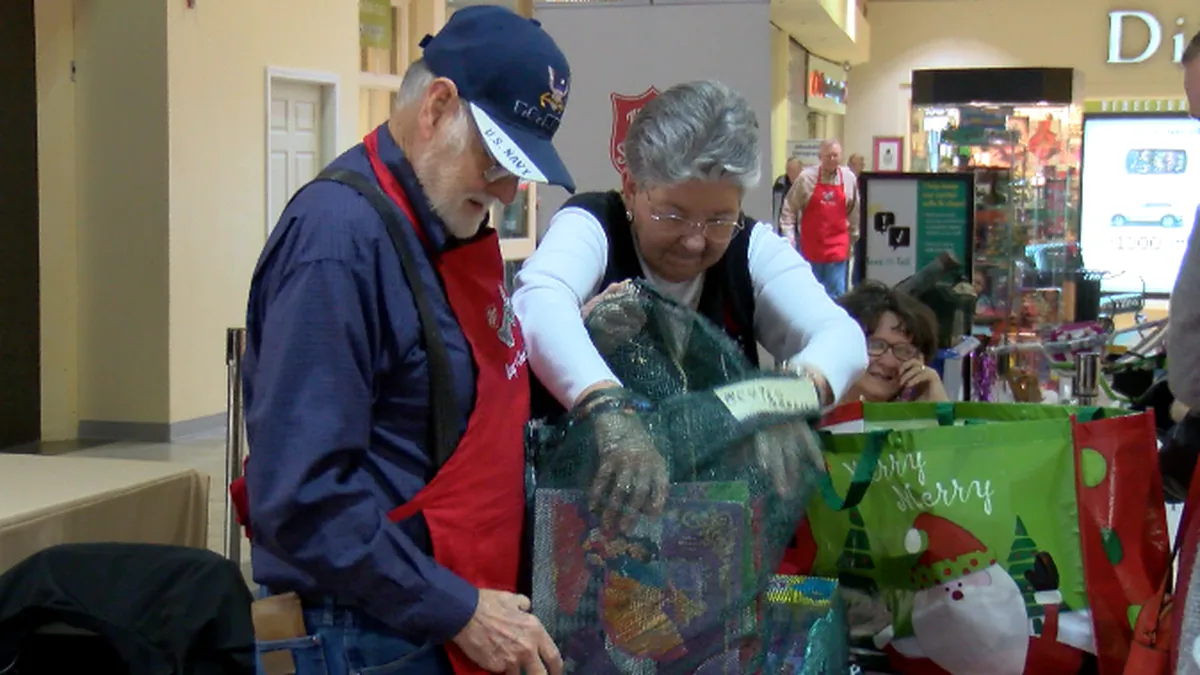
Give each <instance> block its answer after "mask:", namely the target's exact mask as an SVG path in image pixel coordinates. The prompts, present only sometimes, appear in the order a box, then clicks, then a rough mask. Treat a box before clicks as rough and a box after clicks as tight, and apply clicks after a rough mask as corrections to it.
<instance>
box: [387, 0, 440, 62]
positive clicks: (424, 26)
mask: <svg viewBox="0 0 1200 675" xmlns="http://www.w3.org/2000/svg"><path fill="white" fill-rule="evenodd" d="M407 3H408V25H407V30H406V31H405V36H406V37H407V40H408V44H407V49H408V51H407V53H408V61H407V62H406V63H405V65H406V66H407V64H409V63H412V62H413V61H416V60H417V59H419V58H421V38H423V37H425V36H426V35H435V34H436V33H437V32H438V31H439V30H441V28H442V26H443V25H445V23H446V1H445V0H407ZM397 46H399V45H397ZM399 51H400V50H399V49H397V52H399ZM401 72H403V69H401Z"/></svg>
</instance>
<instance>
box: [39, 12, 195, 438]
mask: <svg viewBox="0 0 1200 675" xmlns="http://www.w3.org/2000/svg"><path fill="white" fill-rule="evenodd" d="M172 4H174V3H172ZM166 13H167V5H166V2H165V0H122V1H121V2H112V1H111V0H77V2H76V3H75V21H74V26H75V60H76V64H77V77H76V84H75V97H76V98H75V141H76V169H77V175H76V184H77V186H78V195H77V201H76V208H75V215H76V223H77V232H76V241H77V246H78V249H77V260H78V263H77V264H78V268H77V274H78V277H77V279H76V282H77V288H78V303H79V304H78V322H79V323H78V353H79V362H78V396H79V403H78V412H79V418H80V419H81V420H119V421H122V422H159V421H162V420H165V419H166V418H167V416H168V411H169V408H168V405H169V394H170V392H169V390H168V386H167V381H168V373H167V366H168V361H167V353H168V341H167V336H168V324H167V303H168V297H169V295H168V286H167V284H168V275H167V264H168V263H167V241H168V239H167V232H168V229H167V224H168V219H169V212H168V204H167V197H168V194H167V176H168V172H167V169H168V160H167V153H168V145H167V143H168V137H167V59H166V54H167V33H166ZM56 244H57V242H55V241H53V240H47V239H43V246H45V247H53V246H55V245H56ZM59 272H61V273H62V274H63V275H64V277H63V278H64V279H67V280H68V281H69V279H70V272H67V271H63V270H56V269H54V268H51V269H50V270H48V273H51V274H54V273H59Z"/></svg>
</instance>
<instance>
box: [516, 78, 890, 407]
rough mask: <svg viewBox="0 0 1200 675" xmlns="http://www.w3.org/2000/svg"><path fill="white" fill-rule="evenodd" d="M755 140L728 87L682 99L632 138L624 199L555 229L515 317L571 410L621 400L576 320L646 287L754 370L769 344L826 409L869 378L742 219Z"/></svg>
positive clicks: (546, 381)
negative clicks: (603, 393)
mask: <svg viewBox="0 0 1200 675" xmlns="http://www.w3.org/2000/svg"><path fill="white" fill-rule="evenodd" d="M758 129H759V127H758V120H757V119H756V117H755V114H754V111H753V110H752V109H751V108H750V106H749V104H748V103H747V101H746V99H745V98H743V97H742V96H741V95H740V94H738V93H737V92H735V91H733V90H732V89H730V88H729V87H727V86H725V85H723V84H721V83H719V82H714V81H699V82H690V83H686V84H681V85H678V86H675V87H672V88H671V89H668V90H667V91H665V92H663V93H662V94H661V95H659V96H658V97H657V98H656V99H654V100H653V101H651V102H650V103H648V104H646V106H645V107H644V108H642V110H641V111H640V112H639V113H638V115H637V117H636V118H635V119H634V121H633V123H632V124H631V125H630V128H629V132H628V135H627V136H626V139H625V153H626V159H627V166H626V171H625V173H624V175H623V176H622V181H621V190H620V191H619V192H618V191H615V190H614V191H610V192H593V193H587V194H580V195H577V196H575V197H573V198H572V199H570V200H568V201H567V202H566V204H564V205H563V207H562V209H561V210H559V212H558V213H556V214H555V215H554V217H553V218H552V219H551V220H550V227H549V230H548V231H547V233H546V235H545V238H544V239H543V240H542V243H541V244H540V245H539V246H538V249H537V251H536V252H535V253H534V254H533V256H532V257H530V258H529V260H528V261H526V263H525V265H524V266H523V267H522V269H521V271H520V272H519V273H518V274H517V278H516V291H515V292H514V294H513V306H514V309H515V310H516V314H517V316H518V318H519V319H520V321H521V326H522V330H523V332H524V335H525V340H526V345H527V347H528V352H529V365H530V367H531V368H532V369H533V372H534V374H535V375H536V376H537V378H538V379H539V380H540V382H541V384H542V385H544V387H545V388H546V390H548V392H549V394H550V395H551V396H552V397H553V398H554V399H555V400H556V401H557V403H558V404H560V405H561V406H562V407H563V408H568V409H569V408H572V407H573V406H575V405H576V404H578V403H580V402H581V401H582V400H583V399H584V398H586V397H587V396H588V395H589V394H591V393H593V392H596V391H600V390H605V389H612V388H619V387H621V383H620V382H618V381H617V378H616V377H615V376H614V375H613V374H612V371H611V370H610V369H609V368H608V367H607V366H606V365H605V362H604V360H603V359H602V358H601V357H600V355H599V353H597V350H596V349H595V347H594V346H593V345H592V343H591V341H590V340H589V337H588V333H587V330H586V329H585V327H584V323H583V319H582V317H581V313H580V310H581V308H582V307H583V306H584V305H585V304H586V303H587V302H588V301H589V300H591V299H592V298H593V297H594V296H596V295H597V294H598V293H600V292H601V291H603V290H605V289H607V288H609V287H610V286H611V285H612V284H617V283H620V282H623V281H627V280H630V279H638V278H642V279H645V280H646V281H647V282H649V283H650V284H651V285H652V286H654V287H655V288H656V289H657V290H659V291H660V292H661V293H663V294H664V295H666V296H668V297H670V298H671V299H673V300H675V301H677V302H679V303H680V304H682V305H684V306H686V307H690V308H692V309H694V310H697V311H698V312H699V313H700V314H702V315H704V316H706V317H708V318H709V319H711V320H712V321H713V322H715V323H716V324H717V325H719V326H721V327H722V328H724V330H725V331H726V332H727V333H728V334H729V335H730V336H731V337H732V338H733V339H734V340H735V341H736V342H737V343H738V344H739V345H740V346H741V348H742V350H743V351H744V353H745V354H746V356H747V358H749V359H750V360H751V362H752V363H755V364H757V363H758V347H757V345H758V344H760V343H761V344H762V345H763V346H764V347H765V348H766V350H767V351H768V352H769V353H771V354H772V355H773V356H774V357H775V359H776V360H777V361H778V362H779V363H780V364H781V365H782V366H783V367H784V368H786V369H788V370H791V371H792V372H795V373H796V374H797V375H801V376H804V377H809V378H811V379H812V381H813V382H814V387H815V389H816V396H815V397H814V398H819V401H820V402H821V403H824V404H826V405H828V404H830V403H832V402H833V401H834V400H835V399H836V398H837V397H839V396H840V395H841V394H842V393H843V392H844V391H845V390H846V389H847V388H848V387H849V386H850V384H851V383H852V382H853V381H854V380H855V379H856V378H857V377H858V375H859V374H860V373H861V372H862V370H863V368H864V367H865V366H866V362H867V354H866V345H865V343H864V341H863V339H862V334H861V332H860V331H859V330H858V327H857V326H855V325H854V322H853V321H852V320H851V319H850V318H849V317H848V316H847V315H846V313H845V312H844V311H843V310H841V309H840V308H838V307H837V305H835V304H834V303H833V301H831V300H830V299H829V298H828V297H827V296H826V295H825V293H824V291H823V290H822V287H821V285H820V284H819V283H817V281H816V279H815V278H814V277H813V274H812V270H811V268H810V266H809V264H808V263H807V262H805V261H804V259H803V258H801V257H800V255H799V254H798V253H797V252H796V251H795V250H794V249H792V248H791V247H790V246H788V244H787V242H786V241H785V240H784V239H783V238H781V237H779V236H778V235H776V234H775V233H774V232H773V230H772V228H771V226H770V225H768V224H765V223H759V222H756V221H754V220H753V219H751V218H748V217H746V216H745V215H744V214H743V213H742V200H743V198H744V197H745V195H746V192H747V190H749V189H750V188H752V187H754V186H755V185H756V184H757V182H758V180H759V174H760V171H761V166H762V155H761V151H760V148H759V130H758ZM815 403H817V401H816V400H814V404H815ZM542 412H545V411H544V410H543V411H542ZM536 413H537V411H535V415H536Z"/></svg>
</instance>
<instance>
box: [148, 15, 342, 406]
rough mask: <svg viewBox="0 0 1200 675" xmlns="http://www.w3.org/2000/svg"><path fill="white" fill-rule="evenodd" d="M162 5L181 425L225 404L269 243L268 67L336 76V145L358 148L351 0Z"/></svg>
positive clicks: (173, 381)
mask: <svg viewBox="0 0 1200 675" xmlns="http://www.w3.org/2000/svg"><path fill="white" fill-rule="evenodd" d="M157 1H158V2H163V1H164V0H157ZM168 7H169V9H168V12H167V14H168V16H167V27H168V35H169V38H170V40H169V44H170V52H169V56H168V59H167V63H168V64H169V68H170V74H171V80H170V111H171V128H170V142H171V166H170V172H169V175H170V281H171V294H170V326H171V333H170V411H169V420H170V421H171V422H179V421H182V420H188V419H194V418H197V417H202V416H205V415H211V414H213V413H217V412H220V411H222V410H223V409H224V406H225V371H224V359H225V351H224V350H225V343H224V335H225V329H226V328H227V327H229V326H241V325H243V323H244V321H245V312H246V291H247V288H248V284H249V280H250V274H251V272H252V271H253V267H254V263H255V261H256V260H257V258H258V254H259V252H260V251H261V249H262V245H263V242H264V241H265V237H266V229H265V228H266V225H265V220H266V140H265V133H266V124H267V122H266V92H265V86H266V84H265V83H266V69H267V67H268V66H272V67H279V68H293V69H304V70H312V71H320V72H324V73H330V74H333V75H336V76H337V77H338V78H339V80H340V87H339V90H340V96H339V127H338V139H337V140H338V143H337V147H338V149H339V152H340V151H341V150H343V149H345V148H347V147H349V146H351V145H353V144H354V143H356V142H358V140H359V139H358V133H357V132H358V123H359V120H358V101H359V92H358V73H359V43H358V4H357V3H355V2H330V1H329V0H254V1H253V2H246V1H245V0H201V2H199V3H197V8H196V9H187V7H186V3H184V2H181V1H180V2H174V1H172V2H170V3H169V4H168ZM164 419H166V417H165V416H164Z"/></svg>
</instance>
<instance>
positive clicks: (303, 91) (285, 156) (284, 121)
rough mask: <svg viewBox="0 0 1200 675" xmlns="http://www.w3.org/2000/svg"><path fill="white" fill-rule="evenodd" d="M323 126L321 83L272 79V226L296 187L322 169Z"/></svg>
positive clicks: (269, 187)
mask: <svg viewBox="0 0 1200 675" xmlns="http://www.w3.org/2000/svg"><path fill="white" fill-rule="evenodd" d="M321 128H322V123H321V86H320V85H317V84H307V83H303V82H291V81H288V80H272V81H271V128H270V132H269V133H270V134H271V137H270V149H271V150H270V153H269V159H268V162H269V166H268V169H267V176H268V180H267V207H268V208H269V209H270V211H269V212H268V214H267V215H268V216H269V217H268V219H267V222H269V223H270V227H271V228H274V227H275V223H276V222H277V221H278V220H279V216H280V215H281V214H282V213H283V208H284V207H285V206H287V203H288V200H289V199H291V198H292V195H293V194H295V193H296V190H299V189H300V187H301V186H303V185H304V184H305V183H307V182H308V181H310V180H312V179H313V178H315V177H316V175H317V172H318V171H320V170H321V164H322V162H321ZM268 234H269V232H268Z"/></svg>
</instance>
